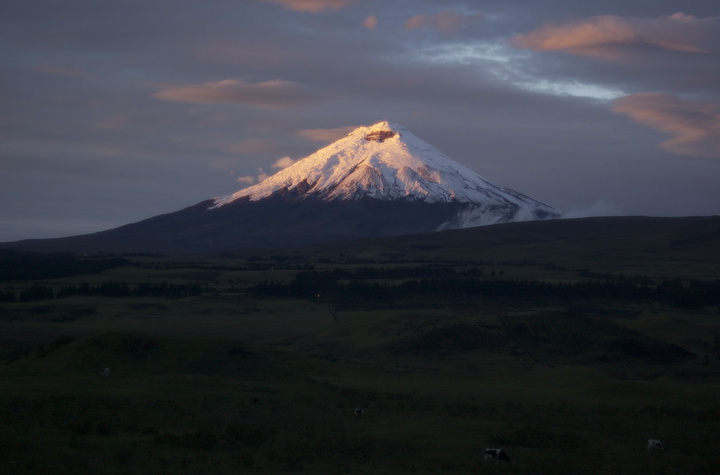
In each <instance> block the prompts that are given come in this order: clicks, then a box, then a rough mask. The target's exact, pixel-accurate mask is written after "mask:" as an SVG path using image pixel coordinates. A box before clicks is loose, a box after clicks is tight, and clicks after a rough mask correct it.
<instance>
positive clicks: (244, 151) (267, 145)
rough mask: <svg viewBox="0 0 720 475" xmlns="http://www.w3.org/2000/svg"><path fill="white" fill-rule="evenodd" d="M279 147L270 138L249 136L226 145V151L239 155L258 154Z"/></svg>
mask: <svg viewBox="0 0 720 475" xmlns="http://www.w3.org/2000/svg"><path fill="white" fill-rule="evenodd" d="M276 149H277V145H276V144H275V142H273V141H272V140H269V139H262V138H249V139H245V140H242V141H240V142H236V143H234V144H232V145H228V146H227V147H225V151H226V152H228V153H233V154H237V155H257V154H261V153H268V152H272V151H273V150H276Z"/></svg>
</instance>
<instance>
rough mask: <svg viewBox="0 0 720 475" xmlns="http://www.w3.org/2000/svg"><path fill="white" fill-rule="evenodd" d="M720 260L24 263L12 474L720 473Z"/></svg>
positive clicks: (529, 247) (608, 240) (352, 250)
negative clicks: (492, 458)
mask: <svg viewBox="0 0 720 475" xmlns="http://www.w3.org/2000/svg"><path fill="white" fill-rule="evenodd" d="M553 224H554V225H555V226H553ZM719 250H720V220H719V219H717V218H687V219H684V220H683V219H679V218H678V219H665V220H662V219H649V218H619V219H595V220H577V221H556V222H542V223H519V224H517V225H507V226H493V227H490V228H486V229H480V230H478V229H476V230H463V231H453V232H446V233H437V234H433V235H426V236H410V237H397V238H386V239H377V240H372V241H365V242H352V243H344V244H333V245H325V246H318V247H312V248H304V249H296V250H292V251H282V252H257V253H250V252H246V253H237V254H226V255H221V256H217V255H216V256H91V257H71V256H57V255H50V256H38V255H30V254H27V255H20V254H13V253H6V254H2V255H0V271H2V276H3V279H2V280H0V297H2V300H3V301H0V358H2V361H1V362H0V389H1V390H0V421H1V424H0V453H1V454H2V456H0V473H3V474H6V473H7V474H15V473H17V474H21V473H113V474H114V473H133V474H135V473H170V474H171V473H193V474H198V473H253V472H270V473H293V472H311V473H368V474H370V473H373V474H374V473H658V474H660V473H698V474H704V473H720V469H719V468H718V467H720V452H718V450H717V449H718V440H720V402H719V401H720V399H718V394H719V393H720V302H719V301H718V299H720V293H718V292H717V290H718V288H719V287H718V285H719V284H718V282H720V262H718V261H719V260H720V251H719ZM112 259H121V260H120V261H112ZM72 269H75V270H72ZM88 269H90V270H88ZM104 368H109V369H110V374H109V375H108V376H103V375H101V372H102V370H103V369H104ZM358 407H359V408H363V409H364V412H363V414H361V415H356V414H355V408H358ZM648 439H659V440H661V441H662V442H663V444H664V446H665V448H666V450H665V451H663V452H649V451H648V450H647V442H648ZM486 447H497V448H503V449H504V450H505V451H506V452H507V453H508V455H509V456H510V458H511V463H510V464H505V463H499V464H496V463H494V462H488V461H484V460H483V449H484V448H486Z"/></svg>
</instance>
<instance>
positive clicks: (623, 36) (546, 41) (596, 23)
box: [511, 13, 720, 58]
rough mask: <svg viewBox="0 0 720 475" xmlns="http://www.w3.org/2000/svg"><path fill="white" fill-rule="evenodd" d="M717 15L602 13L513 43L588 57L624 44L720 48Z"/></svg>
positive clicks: (610, 53)
mask: <svg viewBox="0 0 720 475" xmlns="http://www.w3.org/2000/svg"><path fill="white" fill-rule="evenodd" d="M718 37H720V25H719V24H718V17H709V18H702V19H701V18H696V17H694V16H692V15H685V14H683V13H675V14H674V15H670V16H668V17H660V18H623V17H619V16H615V15H602V16H595V17H589V18H585V19H582V20H576V21H569V22H566V23H564V24H547V25H545V26H542V27H540V28H539V29H537V30H535V31H532V32H530V33H527V34H524V35H517V36H515V37H514V38H513V39H512V40H511V43H512V44H513V45H514V46H516V47H519V48H526V49H531V50H534V51H565V52H567V53H571V54H578V55H585V56H601V57H607V58H615V57H617V56H619V55H620V54H621V53H622V51H621V50H620V48H621V47H627V46H630V45H634V46H638V45H652V46H655V47H658V48H661V49H663V50H669V51H680V52H685V53H708V52H713V51H717V48H718V44H717V43H718V41H717V38H718Z"/></svg>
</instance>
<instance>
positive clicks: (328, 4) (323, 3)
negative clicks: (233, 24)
mask: <svg viewBox="0 0 720 475" xmlns="http://www.w3.org/2000/svg"><path fill="white" fill-rule="evenodd" d="M260 1H261V2H274V3H279V4H281V5H284V6H285V8H287V9H288V10H293V11H296V12H310V13H319V12H322V11H325V10H340V9H341V8H345V7H347V6H349V5H350V4H351V3H352V0H260Z"/></svg>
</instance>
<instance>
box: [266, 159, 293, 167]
mask: <svg viewBox="0 0 720 475" xmlns="http://www.w3.org/2000/svg"><path fill="white" fill-rule="evenodd" d="M293 163H295V160H293V159H292V158H290V157H282V158H278V159H277V160H275V162H274V163H273V164H272V165H270V166H271V167H272V168H274V169H276V170H283V169H285V168H287V167H289V166H290V165H292V164H293Z"/></svg>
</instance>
